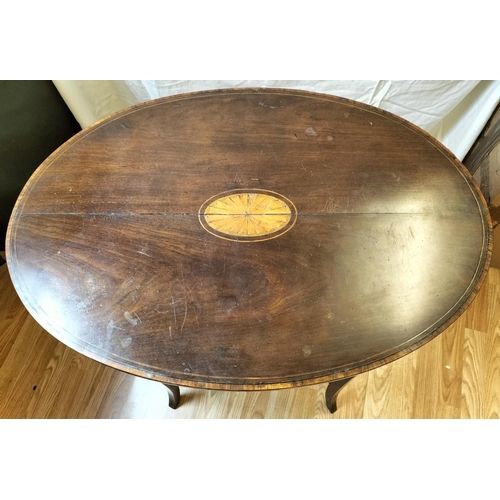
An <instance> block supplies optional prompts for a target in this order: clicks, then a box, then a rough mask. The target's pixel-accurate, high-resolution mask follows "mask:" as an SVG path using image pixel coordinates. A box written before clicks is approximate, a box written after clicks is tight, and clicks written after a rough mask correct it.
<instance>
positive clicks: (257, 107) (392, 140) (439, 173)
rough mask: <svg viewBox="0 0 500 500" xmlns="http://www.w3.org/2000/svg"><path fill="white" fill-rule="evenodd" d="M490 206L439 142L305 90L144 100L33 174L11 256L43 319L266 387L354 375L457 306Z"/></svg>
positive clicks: (187, 377) (473, 288)
mask: <svg viewBox="0 0 500 500" xmlns="http://www.w3.org/2000/svg"><path fill="white" fill-rule="evenodd" d="M491 245H492V231H491V223H490V219H489V214H488V210H487V205H486V203H485V201H484V199H483V197H482V196H481V193H480V191H479V189H478V187H477V186H476V184H475V182H474V181H473V179H472V177H471V175H470V174H469V173H468V171H467V170H466V169H465V167H464V166H463V165H462V164H461V163H460V162H459V161H458V160H457V159H456V158H455V157H454V156H453V155H452V154H451V153H450V152H449V151H448V150H447V149H446V148H445V147H443V146H442V145H441V144H440V143H439V142H437V141H436V140H434V139H433V138H432V137H431V136H429V135H428V134H427V133H425V132H423V131H422V130H420V129H419V128H417V127H415V126H414V125H412V124H410V123H408V122H406V121H405V120H403V119H401V118H398V117H396V116H394V115H392V114H390V113H387V112H384V111H381V110H379V109H376V108H373V107H370V106H367V105H363V104H360V103H357V102H353V101H350V100H346V99H342V98H337V97H333V96H327V95H322V94H316V93H310V92H303V91H297V90H281V89H228V90H218V91H208V92H200V93H193V94H183V95H177V96H173V97H169V98H163V99H158V100H154V101H150V102H146V103H143V104H139V105H137V106H134V107H132V108H129V109H127V110H123V111H121V112H118V113H116V114H114V115H111V116H110V117H108V118H106V119H104V120H101V121H100V122H98V123H96V124H94V125H92V126H90V127H88V128H87V129H85V130H83V131H82V132H80V133H79V134H77V135H76V136H74V137H73V138H72V139H70V140H69V141H68V142H67V143H65V144H64V145H63V146H62V147H61V148H59V149H58V150H57V151H56V152H54V153H53V154H52V155H51V156H50V157H49V158H48V159H47V160H46V161H45V162H44V163H43V164H42V165H41V166H40V167H39V169H38V170H37V171H36V172H35V173H34V175H33V176H32V178H31V179H30V180H29V182H28V183H27V185H26V187H25V188H24V190H23V192H22V193H21V195H20V197H19V200H18V202H17V204H16V206H15V208H14V211H13V214H12V218H11V221H10V225H9V230H8V235H7V260H8V267H9V271H10V274H11V277H12V281H13V283H14V286H15V288H16V290H17V292H18V294H19V296H20V298H21V300H22V301H23V303H24V304H25V306H26V307H27V309H28V311H29V312H30V313H31V315H32V316H33V317H34V318H35V319H36V320H37V321H38V322H39V323H40V324H41V325H42V327H43V328H44V329H46V330H47V331H48V332H50V333H51V334H52V335H54V336H55V337H56V338H57V339H59V340H60V341H62V342H63V343H65V344H66V345H68V346H69V347H71V348H73V349H75V350H76V351H78V352H80V353H83V354H85V355H86V356H89V357H90V358H93V359H94V360H97V361H99V362H102V363H104V364H106V365H109V366H112V367H114V368H117V369H119V370H122V371H124V372H128V373H131V374H133V375H137V376H140V377H145V378H149V379H152V380H156V381H159V382H162V383H164V384H165V385H166V386H167V387H168V388H169V390H170V393H169V395H170V406H171V407H174V408H175V407H176V406H177V405H178V404H179V394H180V393H179V386H188V387H196V388H206V389H223V390H244V391H247V390H264V389H279V388H290V387H298V386H304V385H308V384H319V383H326V382H328V383H329V385H328V389H327V391H326V399H327V405H328V408H329V409H330V411H332V412H333V411H334V410H335V408H336V396H337V394H338V391H339V390H340V387H342V385H343V384H344V383H345V382H347V381H348V380H350V379H351V378H352V377H353V376H354V375H356V374H359V373H361V372H364V371H366V370H370V369H373V368H375V367H378V366H381V365H383V364H385V363H389V362H391V361H393V360H395V359H398V358H400V357H402V356H404V355H405V354H408V353H409V352H411V351H413V350H415V349H417V348H418V347H419V346H421V345H423V344H424V343H426V342H428V341H429V340H431V339H432V338H433V337H435V336H436V335H437V334H439V333H440V332H442V331H443V330H444V329H445V328H447V327H448V326H449V325H451V324H452V322H454V321H455V320H456V319H457V318H458V317H459V315H460V314H461V313H462V312H463V311H464V310H465V309H466V307H467V306H468V304H469V303H470V302H471V301H472V299H473V298H474V296H475V294H476V293H477V291H478V289H479V287H480V285H481V283H482V281H483V279H484V277H485V274H486V271H487V268H488V264H489V259H490V254H491Z"/></svg>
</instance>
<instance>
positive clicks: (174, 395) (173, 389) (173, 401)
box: [163, 384, 181, 410]
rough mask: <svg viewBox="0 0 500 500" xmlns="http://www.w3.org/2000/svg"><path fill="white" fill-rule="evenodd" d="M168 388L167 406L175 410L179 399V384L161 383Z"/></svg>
mask: <svg viewBox="0 0 500 500" xmlns="http://www.w3.org/2000/svg"><path fill="white" fill-rule="evenodd" d="M163 385H164V386H165V387H166V388H167V389H168V406H170V408H172V409H173V410H175V409H176V408H177V407H178V406H179V402H180V400H181V391H180V390H179V386H177V385H170V384H163Z"/></svg>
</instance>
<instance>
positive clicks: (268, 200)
mask: <svg viewBox="0 0 500 500" xmlns="http://www.w3.org/2000/svg"><path fill="white" fill-rule="evenodd" d="M199 216H200V222H201V224H202V225H203V227H204V228H205V229H206V230H207V231H208V232H210V233H212V234H213V235H215V236H219V237H221V238H225V239H231V240H236V241H262V240H266V239H270V238H276V237H277V236H280V235H281V234H283V233H284V232H286V231H288V230H289V229H290V228H291V227H292V226H293V224H294V223H295V216H296V211H295V207H294V205H293V203H292V202H291V201H290V200H287V199H286V198H285V197H283V196H282V195H280V194H278V193H273V192H272V191H264V190H235V191H232V192H230V193H222V194H220V195H217V196H215V197H213V198H210V199H209V200H207V201H206V202H205V203H204V204H203V205H202V207H201V209H200V213H199Z"/></svg>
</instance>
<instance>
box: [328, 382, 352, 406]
mask: <svg viewBox="0 0 500 500" xmlns="http://www.w3.org/2000/svg"><path fill="white" fill-rule="evenodd" d="M353 378H354V377H348V378H343V379H340V380H334V381H333V382H330V383H329V384H328V387H327V388H326V395H325V396H326V406H327V407H328V409H329V410H330V413H335V412H336V411H337V396H338V395H339V392H340V389H342V387H344V385H346V384H347V382H349V380H352V379H353Z"/></svg>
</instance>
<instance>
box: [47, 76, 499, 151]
mask: <svg viewBox="0 0 500 500" xmlns="http://www.w3.org/2000/svg"><path fill="white" fill-rule="evenodd" d="M54 84H55V86H56V87H57V89H58V90H59V92H60V94H61V95H62V97H63V99H64V100H65V102H66V104H67V105H68V107H69V108H70V110H71V111H72V113H73V115H74V116H75V118H76V119H77V120H78V122H79V123H80V125H81V126H82V127H86V126H88V125H91V124H92V123H94V122H95V121H97V120H99V119H101V118H104V117H105V116H107V115H108V114H110V113H113V112H115V111H118V110H120V109H123V108H126V107H128V106H131V105H133V104H137V103H139V102H144V101H148V100H150V99H155V98H158V97H164V96H169V95H174V94H179V93H184V92H192V91H197V90H208V89H217V88H230V87H274V88H292V89H302V90H310V91H314V92H322V93H325V94H332V95H337V96H340V97H346V98H349V99H353V100H356V101H360V102H364V103H366V104H371V105H373V106H377V107H380V108H381V109H385V110H387V111H390V112H392V113H394V114H396V115H399V116H401V117H402V118H405V119H406V120H408V121H410V122H412V123H414V124H415V125H418V126H419V127H421V128H422V129H424V130H426V131H428V132H429V133H430V134H431V135H433V136H434V137H435V138H436V139H438V140H439V141H441V142H442V143H443V144H444V145H445V146H446V147H447V148H448V149H450V150H451V151H452V152H453V153H454V154H455V156H457V158H459V159H463V158H464V156H465V155H466V153H467V151H468V150H469V149H470V147H471V146H472V144H473V143H474V141H475V139H476V138H477V136H478V135H479V133H480V132H481V130H482V129H483V127H484V125H485V123H486V122H487V121H488V118H489V117H490V116H491V114H492V112H493V110H494V109H495V107H496V105H497V104H498V103H499V102H500V81H499V80H493V81H480V80H447V81H443V80H97V81H96V80H54Z"/></svg>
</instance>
